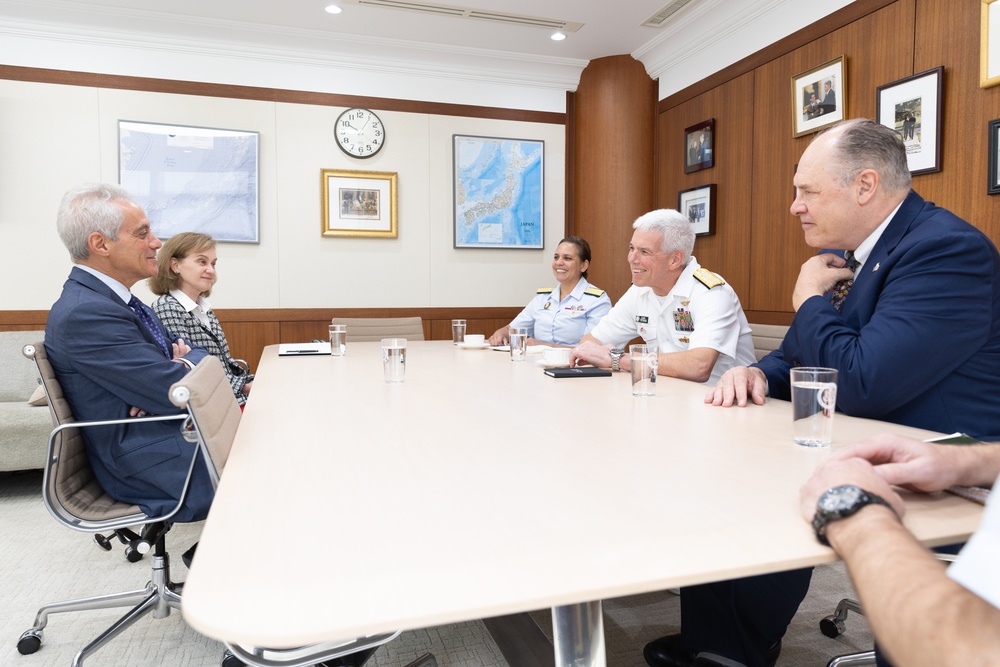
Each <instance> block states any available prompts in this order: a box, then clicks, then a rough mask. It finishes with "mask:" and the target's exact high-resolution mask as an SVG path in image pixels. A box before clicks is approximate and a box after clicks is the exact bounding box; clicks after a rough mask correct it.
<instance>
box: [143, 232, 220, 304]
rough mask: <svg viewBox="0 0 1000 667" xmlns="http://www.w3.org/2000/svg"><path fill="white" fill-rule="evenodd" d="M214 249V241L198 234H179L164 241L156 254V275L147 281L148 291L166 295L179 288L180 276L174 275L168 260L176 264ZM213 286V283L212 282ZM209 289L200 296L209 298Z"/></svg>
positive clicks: (209, 237) (206, 235) (207, 236)
mask: <svg viewBox="0 0 1000 667" xmlns="http://www.w3.org/2000/svg"><path fill="white" fill-rule="evenodd" d="M214 247H215V239H213V238H212V237H211V236H209V235H208V234H201V233H199V232H181V233H180V234H177V235H176V236H171V237H170V238H169V239H167V240H166V241H164V243H163V247H162V248H160V251H159V252H158V253H156V275H155V276H153V277H152V278H150V279H149V280H148V281H147V284H148V285H149V291H150V292H152V293H153V294H158V295H162V294H168V293H169V292H170V290H175V289H178V288H179V287H180V284H181V276H180V274H179V273H174V270H173V269H172V268H171V266H170V260H172V259H176V260H177V261H178V262H180V261H182V260H183V259H184V258H185V257H187V256H188V255H190V254H192V253H196V252H201V251H202V250H209V249H211V248H214ZM213 284H214V281H213ZM211 293H212V290H211V289H208V290H205V291H204V292H202V293H201V294H202V296H209V295H210V294H211Z"/></svg>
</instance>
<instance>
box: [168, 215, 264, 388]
mask: <svg viewBox="0 0 1000 667" xmlns="http://www.w3.org/2000/svg"><path fill="white" fill-rule="evenodd" d="M216 261H217V255H216V253H215V239H213V238H212V237H211V236H208V235H207V234H198V233H195V232H184V233H181V234H177V235H176V236H172V237H171V238H169V239H168V240H167V241H166V242H165V243H164V244H163V247H162V248H160V251H159V253H157V257H156V268H157V272H156V275H155V276H154V277H152V278H150V279H149V289H150V290H151V291H152V292H153V294H159V295H160V298H159V299H157V300H156V302H155V303H154V304H153V310H154V311H155V312H156V315H157V316H158V317H159V318H160V321H161V322H163V325H164V326H165V327H167V330H168V331H170V332H171V333H172V334H173V335H174V336H178V337H180V338H183V339H184V340H185V341H186V342H187V343H188V344H189V345H192V346H195V345H197V346H198V347H203V348H205V350H207V351H208V352H209V353H210V354H212V355H214V356H216V357H218V358H219V361H221V362H222V367H223V368H224V369H225V371H226V376H227V377H228V378H229V384H230V385H231V386H232V388H233V394H235V395H236V400H237V401H239V404H240V407H242V406H243V405H244V404H245V403H246V400H247V395H248V394H249V393H250V386H251V385H252V384H253V375H252V374H250V371H249V370H248V369H247V368H245V367H243V366H242V365H240V364H239V363H237V362H236V361H235V360H234V359H233V357H232V355H231V354H230V353H229V343H228V342H226V335H225V334H224V333H222V327H221V326H220V325H219V319H218V318H217V317H216V316H215V313H213V312H212V307H211V306H210V305H209V303H208V300H207V297H208V295H209V294H211V293H212V286H213V285H214V284H215V281H216V280H217V278H218V275H217V274H216V272H215V262H216Z"/></svg>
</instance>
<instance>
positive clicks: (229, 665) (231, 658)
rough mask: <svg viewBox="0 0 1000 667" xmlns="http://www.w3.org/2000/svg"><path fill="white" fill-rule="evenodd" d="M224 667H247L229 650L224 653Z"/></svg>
mask: <svg viewBox="0 0 1000 667" xmlns="http://www.w3.org/2000/svg"><path fill="white" fill-rule="evenodd" d="M222 667H245V665H244V664H243V661H242V660H240V659H239V658H237V657H236V656H235V655H233V654H232V653H231V652H230V651H229V650H228V649H227V650H226V651H223V652H222Z"/></svg>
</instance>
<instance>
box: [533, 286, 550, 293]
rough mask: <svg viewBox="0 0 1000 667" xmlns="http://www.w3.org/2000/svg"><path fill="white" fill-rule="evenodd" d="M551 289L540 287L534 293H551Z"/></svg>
mask: <svg viewBox="0 0 1000 667" xmlns="http://www.w3.org/2000/svg"><path fill="white" fill-rule="evenodd" d="M553 289H554V288H552V287H540V288H539V289H538V291H536V292H535V294H552V290H553Z"/></svg>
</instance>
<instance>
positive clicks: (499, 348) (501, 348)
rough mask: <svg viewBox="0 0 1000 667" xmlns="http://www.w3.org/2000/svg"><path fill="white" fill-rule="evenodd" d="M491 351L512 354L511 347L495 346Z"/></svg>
mask: <svg viewBox="0 0 1000 667" xmlns="http://www.w3.org/2000/svg"><path fill="white" fill-rule="evenodd" d="M490 349H491V350H496V351H497V352H510V345H494V346H492V347H491V348H490Z"/></svg>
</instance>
